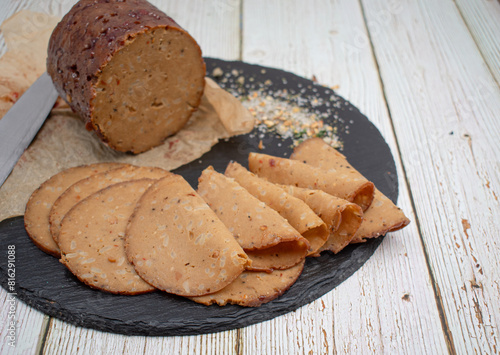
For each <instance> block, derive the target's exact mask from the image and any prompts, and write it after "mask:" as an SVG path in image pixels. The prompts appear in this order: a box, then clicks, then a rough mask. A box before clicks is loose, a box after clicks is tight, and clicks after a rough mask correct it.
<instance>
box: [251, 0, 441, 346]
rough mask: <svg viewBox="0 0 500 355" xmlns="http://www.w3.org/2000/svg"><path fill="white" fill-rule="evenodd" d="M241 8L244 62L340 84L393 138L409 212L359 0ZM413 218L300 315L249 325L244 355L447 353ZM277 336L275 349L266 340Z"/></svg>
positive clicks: (402, 202)
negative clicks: (422, 311) (420, 312)
mask: <svg viewBox="0 0 500 355" xmlns="http://www.w3.org/2000/svg"><path fill="white" fill-rule="evenodd" d="M244 5H245V6H244V9H243V16H244V17H243V25H244V27H243V43H244V47H243V60H244V61H247V62H255V63H259V64H263V65H268V66H273V67H280V68H283V69H285V70H289V71H292V72H294V73H297V74H298V75H302V76H305V77H312V76H313V75H314V76H315V77H316V78H317V80H318V81H319V82H320V83H322V84H325V85H327V86H336V85H338V86H339V87H338V89H337V92H338V93H339V94H341V95H342V96H343V97H344V98H346V99H348V100H349V101H351V102H352V103H353V104H354V105H356V106H357V107H358V108H360V110H361V111H362V112H363V113H365V114H366V115H367V116H368V117H369V118H370V119H371V120H372V121H373V122H374V123H375V124H376V125H377V127H378V128H379V129H380V130H381V132H382V134H383V136H384V137H385V138H386V140H387V141H388V143H389V145H390V147H391V150H392V152H393V154H394V156H395V159H396V162H397V163H398V175H399V181H400V185H399V189H400V199H399V205H400V206H401V207H402V208H403V210H404V211H406V213H408V214H409V215H410V216H411V212H412V207H411V202H410V198H409V195H408V191H407V189H406V185H405V180H404V173H403V171H402V169H401V166H400V165H399V161H398V160H399V158H398V149H397V145H396V142H395V139H394V135H393V132H392V127H391V122H390V119H389V116H388V112H387V110H386V103H385V101H384V97H383V92H382V88H381V83H380V81H379V77H378V71H377V67H376V63H375V62H374V60H373V53H372V52H371V45H370V41H369V37H368V35H367V33H366V27H365V23H364V20H363V14H362V12H361V8H360V6H359V4H358V3H356V2H352V1H336V2H330V1H314V2H312V3H310V2H307V3H305V2H302V1H293V2H290V1H288V2H286V3H280V2H269V1H252V2H245V3H244ZM317 9H321V11H318V10H317ZM346 14H349V15H348V16H346ZM311 24H314V25H311ZM410 218H411V220H412V224H411V225H410V226H409V227H407V228H406V229H404V230H403V231H401V232H397V233H393V234H391V235H389V236H388V237H387V238H386V239H385V240H384V242H383V243H382V245H381V246H380V247H379V249H378V250H377V251H376V253H375V255H374V256H373V257H372V258H371V259H370V260H369V261H368V262H367V263H366V264H365V266H364V267H362V268H361V269H360V270H358V271H357V272H356V273H355V274H354V275H353V276H351V277H350V278H349V279H348V280H347V281H345V282H344V283H343V284H341V285H340V286H339V287H337V288H336V289H334V290H333V291H332V292H331V293H329V294H327V295H325V296H324V297H322V298H321V299H319V300H317V301H315V302H313V303H312V304H311V305H308V306H305V307H303V308H302V309H300V310H299V311H297V312H294V313H291V314H288V315H286V316H284V317H280V318H277V319H274V320H271V321H269V322H267V323H266V324H265V325H262V326H260V325H257V326H252V327H248V328H246V329H243V330H242V334H243V342H244V343H243V345H242V349H243V350H244V353H247V354H250V353H252V349H257V352H258V353H266V352H267V351H269V350H270V349H271V350H273V352H274V353H279V354H288V353H292V352H293V351H294V350H295V349H297V347H298V348H299V349H301V350H303V351H304V353H307V352H309V351H310V352H311V353H337V352H338V353H344V352H347V353H370V352H376V353H379V352H387V353H422V354H423V353H436V352H437V353H444V352H446V349H447V347H446V342H445V337H444V335H443V332H442V327H441V322H440V318H439V314H438V309H437V306H436V301H435V297H434V292H433V289H432V287H431V282H430V276H429V274H428V270H427V265H426V261H425V257H424V253H423V249H422V245H421V241H420V237H419V232H418V229H417V223H416V220H415V218H414V216H411V217H410ZM419 309H426V312H427V316H426V317H425V318H420V319H418V318H415V316H414V315H415V313H418V310H419ZM311 329H312V330H311ZM271 332H273V337H275V338H276V339H277V340H276V342H277V344H275V345H272V344H268V343H266V342H261V341H259V340H260V339H262V337H263V336H265V334H270V333H271ZM332 339H334V341H332ZM416 339H426V341H425V342H421V341H417V340H416Z"/></svg>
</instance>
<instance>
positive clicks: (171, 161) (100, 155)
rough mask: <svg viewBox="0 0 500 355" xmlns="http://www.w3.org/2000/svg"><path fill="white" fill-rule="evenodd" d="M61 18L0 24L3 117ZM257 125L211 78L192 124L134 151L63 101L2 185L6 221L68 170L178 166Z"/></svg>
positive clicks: (1, 214) (27, 15) (23, 15)
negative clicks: (111, 144)
mask: <svg viewBox="0 0 500 355" xmlns="http://www.w3.org/2000/svg"><path fill="white" fill-rule="evenodd" d="M58 21H59V19H57V18H54V17H50V16H48V15H46V14H40V13H34V12H31V11H27V10H24V11H21V12H19V13H17V14H16V15H14V16H12V17H11V18H10V19H9V20H7V21H6V22H4V24H3V25H2V26H1V27H0V29H1V31H2V32H3V35H4V38H5V41H6V43H7V46H8V51H7V53H6V54H5V55H4V56H2V58H0V117H3V115H4V114H5V113H6V112H7V111H8V109H10V107H12V105H13V104H14V103H15V101H16V100H17V98H18V97H19V96H21V95H22V93H23V92H24V91H25V90H26V89H27V88H28V87H29V86H30V85H31V84H32V83H33V82H34V81H35V80H36V79H37V78H38V76H40V75H41V74H42V73H43V72H44V71H45V60H46V51H47V44H48V39H49V37H50V34H51V33H52V29H53V28H54V27H55V25H56V24H57V22H58ZM19 119H23V118H22V117H19ZM253 126H254V118H253V116H252V115H251V114H250V113H249V112H248V110H247V109H246V108H244V107H243V105H242V104H241V103H240V101H239V100H238V99H237V98H235V97H234V96H232V95H231V94H229V93H228V92H226V91H224V90H223V89H221V88H220V87H219V86H218V85H217V84H216V83H215V82H213V81H212V80H211V79H209V78H206V85H205V94H204V96H203V98H202V103H201V106H200V107H199V108H198V110H197V111H196V112H195V113H194V114H193V116H192V117H191V119H190V121H189V122H188V123H187V125H186V126H185V127H184V128H183V129H182V130H181V131H179V132H178V133H177V134H176V135H174V136H172V137H169V138H168V139H167V140H166V141H165V144H163V145H161V146H159V147H156V148H153V149H151V150H149V151H147V152H144V153H142V154H138V155H131V154H126V153H121V152H117V151H114V150H112V149H110V148H108V147H107V146H106V145H104V144H103V143H102V142H101V141H100V140H99V139H98V138H97V136H96V135H95V134H94V133H93V132H88V131H87V130H86V129H85V126H84V123H83V121H81V120H80V119H79V117H78V116H76V115H75V114H74V113H73V112H72V111H71V110H70V109H69V108H68V106H67V105H66V104H65V103H64V102H63V101H62V100H60V99H59V100H58V103H56V105H55V106H54V109H53V110H52V112H51V114H50V116H49V118H48V119H47V120H46V122H45V124H44V125H43V126H42V129H41V130H40V131H39V132H38V135H37V136H36V138H35V139H34V140H33V142H32V143H31V145H30V146H29V148H28V149H27V150H26V151H25V152H24V154H23V155H22V157H21V159H20V160H19V162H18V163H17V165H16V166H15V168H14V170H13V171H12V173H11V174H10V176H9V177H8V179H7V180H6V181H5V183H4V184H3V186H2V187H1V188H0V221H1V220H3V219H5V218H8V217H12V216H16V215H22V214H23V213H24V209H25V206H26V202H27V201H28V199H29V196H30V195H31V193H32V192H33V191H34V190H35V189H36V188H38V186H39V185H40V184H41V183H42V182H43V181H45V180H46V179H48V178H49V177H51V176H52V175H54V174H56V173H58V172H59V171H62V170H64V169H66V168H69V167H73V166H78V165H82V164H90V163H95V162H105V161H117V162H126V163H131V164H135V165H141V166H157V167H161V168H164V169H167V170H172V169H175V168H177V167H179V166H181V165H184V164H186V163H189V162H191V161H193V160H195V159H197V158H199V157H200V156H202V155H203V154H204V153H206V152H207V151H209V150H210V148H211V147H212V146H213V145H214V144H216V143H217V142H218V141H219V140H220V139H224V138H228V137H231V136H233V135H238V134H244V133H247V132H250V131H251V130H252V128H253ZM0 154H1V153H0Z"/></svg>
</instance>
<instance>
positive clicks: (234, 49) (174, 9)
mask: <svg viewBox="0 0 500 355" xmlns="http://www.w3.org/2000/svg"><path fill="white" fill-rule="evenodd" d="M150 2H151V3H152V4H154V5H155V6H157V7H158V8H159V9H161V10H162V11H164V12H165V13H166V14H167V15H169V16H170V17H172V18H173V19H174V20H175V21H176V22H177V23H178V24H179V25H181V26H182V27H183V28H184V29H185V30H186V31H188V32H189V33H190V34H191V35H192V36H193V38H195V39H196V41H197V42H198V44H199V45H200V47H201V50H202V53H203V56H205V57H213V58H220V59H224V60H236V59H239V56H240V0H213V1H203V0H190V1H173V0H170V1H165V0H154V1H150Z"/></svg>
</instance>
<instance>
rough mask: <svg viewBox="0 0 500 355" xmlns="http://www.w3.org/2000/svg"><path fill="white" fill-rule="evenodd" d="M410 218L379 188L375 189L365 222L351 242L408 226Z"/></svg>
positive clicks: (359, 241)
mask: <svg viewBox="0 0 500 355" xmlns="http://www.w3.org/2000/svg"><path fill="white" fill-rule="evenodd" d="M409 223H410V220H409V219H408V218H407V217H406V216H405V214H404V213H403V211H402V210H401V209H400V208H399V207H398V206H396V205H395V204H394V203H393V202H392V201H391V200H390V199H389V198H387V197H386V196H385V195H384V194H383V193H382V192H380V191H379V190H375V198H374V199H373V202H372V205H371V206H370V208H369V209H368V210H366V212H365V213H364V218H363V222H362V223H361V226H360V227H359V229H358V231H357V232H356V234H355V235H354V238H353V240H352V241H351V243H361V242H364V241H366V239H369V238H376V237H378V236H380V235H385V234H386V233H389V232H395V231H397V230H400V229H402V228H404V227H406V226H407V225H408V224H409Z"/></svg>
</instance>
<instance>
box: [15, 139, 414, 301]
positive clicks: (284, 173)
mask: <svg viewBox="0 0 500 355" xmlns="http://www.w3.org/2000/svg"><path fill="white" fill-rule="evenodd" d="M24 218H25V227H26V231H27V232H28V235H29V236H30V238H31V239H32V240H33V242H34V243H35V244H36V245H37V246H38V247H39V248H40V249H42V250H43V251H45V252H47V253H49V254H51V255H53V256H55V257H58V258H60V261H61V262H62V263H63V264H64V265H65V266H66V267H67V268H68V269H69V270H70V271H71V272H72V273H73V274H74V275H75V276H76V277H78V279H80V280H81V281H82V282H84V283H85V284H87V285H89V286H90V287H93V288H97V289H100V290H103V291H106V292H110V293H116V294H127V295H134V294H141V293H146V292H151V291H154V290H160V291H164V292H168V293H171V294H175V295H180V296H184V297H187V298H189V299H191V300H193V301H195V302H198V303H201V304H206V305H210V304H214V303H216V304H218V305H221V306H222V305H225V304H228V303H231V304H238V305H241V306H249V307H256V306H259V305H261V304H263V303H266V302H269V301H271V300H273V299H275V298H276V297H278V296H280V295H281V294H283V293H284V292H285V291H286V290H287V289H288V288H289V287H291V286H292V285H293V283H294V282H295V281H296V280H297V279H298V277H299V276H300V274H301V273H302V270H303V268H304V264H305V259H306V257H314V256H318V255H320V253H322V252H324V251H330V252H333V253H338V252H339V251H341V250H342V249H343V248H344V247H346V246H347V245H348V244H350V243H360V242H363V241H365V240H366V239H368V238H374V237H377V236H379V235H383V234H385V233H387V232H390V231H394V230H397V229H400V228H403V227H404V226H406V225H407V224H408V223H409V220H408V219H407V218H406V217H405V215H404V214H403V212H402V211H401V210H400V209H399V208H398V207H396V206H395V205H394V204H393V203H392V202H391V201H390V200H389V199H388V198H387V197H385V196H384V195H383V194H382V193H380V192H379V191H378V190H377V189H376V188H375V187H374V185H373V183H371V182H369V181H367V180H366V179H365V178H364V177H363V176H362V175H361V174H360V173H359V172H357V171H356V170H355V169H354V168H353V167H352V166H351V165H350V164H349V163H348V162H347V160H346V159H345V157H344V156H343V155H341V154H340V153H338V152H337V151H336V150H335V149H333V148H331V147H330V146H329V145H327V144H326V143H324V142H323V140H321V139H311V140H308V141H305V142H304V143H302V144H301V145H299V146H298V147H297V148H296V149H295V151H294V154H293V155H292V156H291V158H290V159H286V158H279V157H273V156H269V155H264V154H258V153H250V155H249V169H246V168H245V167H243V166H242V165H240V164H238V163H236V162H230V163H229V164H228V166H227V168H226V171H225V173H224V174H222V173H219V172H217V171H215V170H214V169H213V168H212V167H208V168H207V169H205V170H204V171H202V173H201V176H200V177H199V184H198V190H197V191H195V190H194V189H193V188H192V187H191V186H190V185H189V184H188V183H187V182H186V181H185V180H184V178H182V177H181V176H179V175H176V174H172V173H170V172H168V171H165V170H163V169H159V168H154V167H138V166H133V165H128V164H117V163H100V164H93V165H87V166H80V167H75V168H70V169H67V170H65V171H62V172H60V173H58V174H57V175H55V176H53V177H52V178H50V179H49V180H47V181H46V182H44V183H43V184H42V185H41V186H40V188H38V189H37V190H36V191H35V192H34V193H33V194H32V196H31V198H30V200H29V201H28V204H27V206H26V213H25V216H24Z"/></svg>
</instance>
